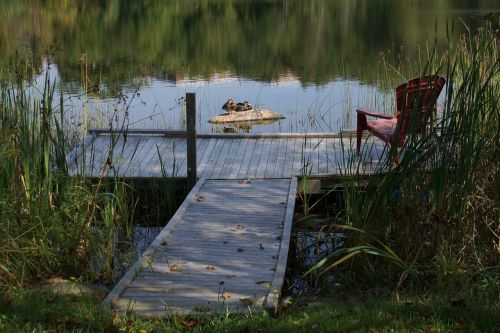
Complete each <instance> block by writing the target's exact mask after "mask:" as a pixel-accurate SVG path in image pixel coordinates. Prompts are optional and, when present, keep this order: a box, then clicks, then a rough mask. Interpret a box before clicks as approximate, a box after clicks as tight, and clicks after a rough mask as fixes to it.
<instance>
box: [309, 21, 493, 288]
mask: <svg viewBox="0 0 500 333" xmlns="http://www.w3.org/2000/svg"><path fill="white" fill-rule="evenodd" d="M424 60H425V61H423V62H422V63H426V64H425V65H424V66H423V67H422V72H421V74H422V75H426V74H429V73H443V72H444V73H445V75H446V80H447V88H446V92H445V95H446V101H445V103H446V104H445V107H444V110H443V111H442V114H440V115H439V116H438V117H434V118H433V121H434V122H433V124H432V126H430V128H429V129H427V132H426V133H425V134H423V135H422V134H421V133H417V132H410V134H409V137H408V139H407V142H406V143H405V147H404V148H403V149H402V152H401V157H400V163H399V164H398V165H397V166H396V167H394V166H393V165H392V163H391V162H392V161H391V159H390V158H388V159H387V162H386V163H385V164H382V165H381V166H380V170H379V171H380V172H382V174H383V176H382V177H378V176H377V177H372V178H371V179H370V180H369V181H368V183H367V184H366V185H365V186H362V187H360V186H359V184H358V181H357V180H356V178H355V177H352V176H357V175H356V172H357V171H354V174H347V176H351V177H348V178H346V180H345V182H344V189H345V191H344V195H345V211H344V213H343V215H342V218H341V220H342V221H343V223H345V224H346V225H348V226H349V228H355V231H354V232H352V231H347V232H346V233H347V234H348V235H349V237H347V241H346V242H347V243H346V246H347V249H351V250H355V249H357V250H356V251H358V252H356V251H354V252H353V251H348V250H344V251H343V252H342V251H340V252H339V251H337V252H335V253H333V254H332V255H331V256H330V257H328V258H327V259H326V261H327V262H328V263H329V265H330V266H331V265H335V266H337V265H336V264H337V263H340V262H342V261H344V259H349V258H350V259H353V260H349V262H350V265H349V266H348V267H346V266H344V268H343V269H341V270H340V271H341V272H343V273H344V274H345V276H346V277H347V280H349V277H350V278H354V279H355V280H357V281H358V282H361V283H363V282H364V283H368V284H369V285H373V284H375V285H376V284H386V283H388V282H389V283H391V282H392V283H393V284H394V285H396V284H397V285H398V286H400V285H408V286H414V287H417V286H419V287H422V286H424V287H425V286H427V285H428V284H431V285H432V284H433V283H434V282H435V281H436V279H437V281H438V282H439V287H440V288H441V289H443V288H449V289H453V288H455V287H456V286H457V284H460V283H464V281H465V282H466V281H468V280H469V278H470V276H472V275H473V274H475V272H477V271H481V270H483V269H485V268H486V267H490V266H492V267H496V266H498V264H499V262H500V247H499V244H500V243H499V234H498V229H499V222H498V221H499V220H498V216H499V206H498V203H499V197H498V190H497V189H498V183H499V174H500V173H499V166H500V154H499V153H498V151H499V142H500V138H499V133H500V131H499V124H500V114H499V112H498V104H499V94H498V91H500V80H499V76H498V72H499V67H500V65H499V57H498V45H497V37H496V32H494V31H492V30H491V28H485V29H482V30H480V31H479V33H478V34H477V35H474V36H470V35H465V36H463V37H462V38H461V39H460V40H459V41H458V42H457V43H456V45H454V43H453V42H452V41H450V47H449V49H448V50H447V51H446V52H444V53H443V54H442V55H439V56H438V54H437V53H435V52H431V53H430V54H429V57H428V58H425V59H424ZM399 72H402V71H399ZM350 163H351V167H350V168H348V170H359V168H356V163H357V162H356V161H355V160H353V161H351V162H350ZM336 223H339V221H336ZM339 229H340V231H342V230H344V232H345V228H344V229H342V228H337V230H339ZM358 230H362V231H363V232H358ZM375 239H376V240H377V242H379V244H378V245H380V244H386V246H387V247H390V249H392V251H394V253H395V254H397V256H398V258H400V259H401V260H402V262H404V263H406V264H405V265H404V267H405V268H403V269H401V268H402V267H403V266H401V265H388V263H389V262H391V261H392V260H389V261H387V260H382V258H383V256H381V255H380V253H371V254H376V256H362V257H361V258H358V257H359V254H362V252H359V250H360V249H361V248H363V249H369V250H371V249H372V248H373V246H375V245H377V244H376V243H377V242H374V240H375ZM377 248H378V249H379V250H383V249H381V248H380V247H377ZM346 251H347V252H346ZM363 252H364V253H365V254H367V253H369V252H367V251H366V250H365V251H363ZM353 253H356V254H358V255H356V256H354V254H353ZM343 256H344V257H343ZM347 256H350V257H349V258H348V257H347ZM332 262H333V264H332ZM324 265H325V266H324V267H327V269H328V267H329V266H328V265H326V263H324ZM324 267H323V268H324ZM408 267H411V269H408ZM316 268H318V269H319V268H320V267H316ZM337 272H338V271H337ZM409 272H411V274H410V275H409V278H408V273H409Z"/></svg>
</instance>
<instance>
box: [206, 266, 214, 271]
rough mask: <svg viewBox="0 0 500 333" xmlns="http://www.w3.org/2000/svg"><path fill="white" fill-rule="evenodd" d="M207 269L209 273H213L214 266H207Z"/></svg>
mask: <svg viewBox="0 0 500 333" xmlns="http://www.w3.org/2000/svg"><path fill="white" fill-rule="evenodd" d="M207 269H208V270H209V271H213V270H214V269H215V266H212V265H208V266H207Z"/></svg>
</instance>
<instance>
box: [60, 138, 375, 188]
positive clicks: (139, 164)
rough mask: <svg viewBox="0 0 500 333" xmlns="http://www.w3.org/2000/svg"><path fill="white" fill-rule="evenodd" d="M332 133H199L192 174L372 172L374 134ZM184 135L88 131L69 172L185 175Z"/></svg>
mask: <svg viewBox="0 0 500 333" xmlns="http://www.w3.org/2000/svg"><path fill="white" fill-rule="evenodd" d="M354 141H355V139H354V138H352V137H351V136H349V135H346V136H343V137H342V136H340V135H337V134H328V133H327V134H324V133H320V134H269V135H229V134H201V135H200V134H199V135H198V138H197V165H198V177H199V178H207V179H251V178H290V177H292V176H296V175H299V176H300V175H311V176H314V175H336V174H345V173H347V172H349V169H355V172H357V173H361V174H363V173H372V172H373V171H374V170H375V169H376V167H377V164H378V161H379V160H382V158H383V157H382V155H383V152H384V145H383V143H382V142H381V141H380V140H368V142H367V143H364V144H363V146H362V147H363V154H362V157H361V158H359V157H357V156H354V154H353V151H354V147H353V146H354V144H355V142H354ZM186 163H187V158H186V139H185V138H179V137H177V138H175V137H165V136H162V135H139V134H138V135H130V134H129V135H127V136H126V138H125V137H124V136H123V135H109V134H99V135H89V136H87V138H86V139H85V140H84V141H83V143H82V144H81V145H80V146H78V147H77V148H76V149H74V150H73V151H72V152H71V153H70V155H69V156H68V167H69V172H70V174H72V175H84V176H86V177H100V176H105V177H120V178H159V177H173V178H183V177H186V169H187V164H186Z"/></svg>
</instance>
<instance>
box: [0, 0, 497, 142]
mask: <svg viewBox="0 0 500 333" xmlns="http://www.w3.org/2000/svg"><path fill="white" fill-rule="evenodd" d="M499 11H500V6H499V4H498V2H497V1H490V0H477V1H467V0H421V1H410V0H408V1H406V0H377V1H373V0H338V1H298V0H296V1H294V0H282V1H271V0H266V1H260V0H256V1H237V0H234V1H216V0H205V1H189V0H184V1H180V0H179V1H173V0H172V1H153V0H144V1H125V0H122V1H120V0H107V1H103V0H88V1H62V0H50V1H30V0H26V1H13V0H12V1H2V2H1V3H0V77H2V78H7V77H9V76H10V75H12V73H13V72H14V68H13V65H12V64H13V61H12V59H13V58H20V59H25V60H26V61H27V62H29V63H30V64H32V66H33V68H34V73H38V72H42V73H44V72H46V71H48V72H49V73H50V75H51V77H52V78H53V79H57V80H58V82H59V83H58V85H57V91H58V93H60V92H61V91H62V92H63V94H64V97H65V99H64V106H65V107H64V110H65V113H66V119H67V120H68V123H69V124H71V125H73V126H77V127H78V128H80V129H81V130H82V131H83V130H85V128H87V127H108V126H109V125H110V124H111V123H113V126H114V127H119V126H121V124H123V123H124V124H126V125H128V126H129V127H135V128H167V129H179V128H183V127H184V103H183V96H184V95H185V93H186V92H196V94H197V110H198V123H197V127H198V131H199V132H222V131H225V132H231V131H250V132H255V133H261V132H330V131H338V130H340V129H341V128H351V127H354V126H355V123H353V119H355V118H354V108H355V107H356V106H357V105H368V106H373V107H377V108H379V109H381V110H382V111H386V112H391V104H392V102H393V101H392V92H391V90H390V89H389V87H391V89H392V87H393V85H394V82H392V81H397V80H399V81H404V80H406V79H407V78H408V77H409V76H417V75H418V74H419V73H418V72H415V73H404V74H402V75H400V76H398V75H396V74H395V73H391V70H388V69H387V67H386V66H385V65H384V61H383V59H384V57H385V59H397V58H398V57H399V56H403V57H404V58H405V59H410V60H412V59H417V57H418V54H419V52H425V51H426V48H427V45H428V44H432V43H433V40H434V38H435V37H436V38H437V41H438V45H439V46H444V45H445V44H446V22H448V23H450V22H451V21H452V20H454V32H453V35H457V34H459V33H462V32H464V31H465V27H464V25H463V24H462V21H463V22H465V23H467V25H468V26H469V28H470V29H471V30H475V29H476V28H477V27H478V26H481V25H483V24H485V22H487V21H490V22H492V23H493V25H496V26H498V13H499ZM436 26H437V28H436ZM382 54H383V55H382ZM387 73H389V75H387ZM42 75H43V74H42ZM387 76H390V77H391V78H392V79H391V80H388V79H385V78H386V77H387ZM34 78H36V74H34ZM379 78H384V79H382V80H380V79H379ZM394 78H396V79H394ZM40 81H41V80H40V78H39V79H38V82H40ZM228 98H233V99H235V100H238V101H244V100H246V101H249V102H250V103H252V104H253V105H255V106H257V107H263V108H269V109H272V110H274V111H278V112H281V113H282V114H283V115H284V116H285V117H286V118H285V119H283V120H281V121H278V122H275V123H272V124H267V125H255V126H250V127H249V126H242V127H230V126H221V125H218V126H213V125H211V124H209V123H208V119H209V118H210V117H211V116H214V115H217V114H219V113H221V112H222V110H221V106H222V104H223V103H224V102H225V101H226V100H227V99H228Z"/></svg>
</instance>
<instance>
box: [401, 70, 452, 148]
mask: <svg viewBox="0 0 500 333" xmlns="http://www.w3.org/2000/svg"><path fill="white" fill-rule="evenodd" d="M445 82H446V80H445V79H444V78H443V77H441V76H438V75H433V76H431V75H429V76H423V77H417V78H413V79H411V80H409V81H408V82H407V83H403V84H401V85H400V86H398V87H397V88H396V102H397V112H396V116H397V117H398V130H399V143H398V145H399V146H402V145H403V144H404V140H405V137H406V133H407V131H408V126H409V124H410V120H411V121H415V123H414V125H415V130H417V131H419V130H422V129H424V128H425V126H426V123H427V120H428V118H429V116H430V114H431V111H433V110H434V109H435V107H436V103H437V98H438V96H439V94H440V93H441V90H442V89H443V86H444V84H445Z"/></svg>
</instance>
